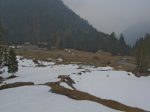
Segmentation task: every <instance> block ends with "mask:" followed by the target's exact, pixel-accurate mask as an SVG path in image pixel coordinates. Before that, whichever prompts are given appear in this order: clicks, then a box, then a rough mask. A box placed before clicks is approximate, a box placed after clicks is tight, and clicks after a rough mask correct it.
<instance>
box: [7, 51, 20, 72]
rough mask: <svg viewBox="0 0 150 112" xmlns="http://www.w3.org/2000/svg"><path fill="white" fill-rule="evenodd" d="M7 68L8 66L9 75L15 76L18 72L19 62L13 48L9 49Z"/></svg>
mask: <svg viewBox="0 0 150 112" xmlns="http://www.w3.org/2000/svg"><path fill="white" fill-rule="evenodd" d="M7 66H8V73H12V74H13V75H14V73H15V72H17V71H18V61H17V59H16V53H15V52H14V50H13V49H12V48H11V49H9V52H8V62H7Z"/></svg>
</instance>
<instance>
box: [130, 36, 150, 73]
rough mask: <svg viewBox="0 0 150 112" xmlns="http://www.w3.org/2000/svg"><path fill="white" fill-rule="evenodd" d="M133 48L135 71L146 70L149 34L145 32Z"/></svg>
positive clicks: (149, 42)
mask: <svg viewBox="0 0 150 112" xmlns="http://www.w3.org/2000/svg"><path fill="white" fill-rule="evenodd" d="M133 49H134V52H135V56H136V62H137V71H138V72H141V73H143V72H148V69H149V67H150V35H149V34H146V35H145V37H144V38H141V39H139V40H138V41H137V42H136V44H135V46H134V48H133Z"/></svg>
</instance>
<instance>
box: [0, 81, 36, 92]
mask: <svg viewBox="0 0 150 112" xmlns="http://www.w3.org/2000/svg"><path fill="white" fill-rule="evenodd" d="M30 85H34V83H33V82H15V83H10V84H5V85H2V86H0V90H3V89H8V88H15V87H21V86H30Z"/></svg>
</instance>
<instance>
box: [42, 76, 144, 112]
mask: <svg viewBox="0 0 150 112" xmlns="http://www.w3.org/2000/svg"><path fill="white" fill-rule="evenodd" d="M58 78H60V81H58V82H49V83H45V85H47V86H50V87H51V88H52V90H51V91H52V92H53V93H56V94H61V95H65V96H67V97H69V98H72V99H75V100H89V101H93V102H97V103H99V104H102V105H104V106H107V107H110V108H112V109H116V110H121V111H125V112H145V110H142V109H139V108H136V107H130V106H127V105H124V104H122V103H120V102H117V101H113V100H107V99H102V98H98V97H96V96H93V95H90V94H88V93H85V92H82V91H78V90H76V89H75V88H74V87H73V84H74V83H75V82H74V81H73V80H72V79H71V78H70V77H69V76H63V75H61V76H59V77H58ZM61 82H65V83H66V84H68V85H69V86H70V87H72V88H73V90H71V89H67V88H64V87H62V86H60V83H61Z"/></svg>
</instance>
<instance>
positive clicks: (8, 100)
mask: <svg viewBox="0 0 150 112" xmlns="http://www.w3.org/2000/svg"><path fill="white" fill-rule="evenodd" d="M18 61H19V71H18V72H17V73H16V75H17V76H18V77H16V78H14V79H10V80H6V81H4V83H13V82H34V83H35V84H42V83H46V82H56V81H58V80H59V79H58V78H57V77H58V76H59V75H69V76H70V77H71V78H72V79H73V80H74V81H75V83H76V84H74V87H75V88H76V89H78V90H80V91H83V92H87V93H90V94H91V95H95V96H97V97H100V98H104V99H111V100H115V101H118V102H121V103H123V104H126V105H128V106H133V107H138V108H142V109H145V110H149V111H150V76H148V77H140V78H138V77H135V76H134V74H132V73H129V72H125V71H115V70H113V68H111V67H98V68H96V67H93V66H82V67H81V66H79V65H75V64H68V65H56V64H55V63H53V62H42V61H41V63H42V64H43V65H45V67H37V66H36V64H34V63H33V61H32V60H28V59H22V60H20V57H18ZM78 68H80V69H78ZM5 69H6V68H5ZM9 75H10V74H8V73H6V72H5V73H4V74H2V75H1V76H3V77H8V76H9ZM61 85H62V86H64V87H66V88H69V89H71V88H70V87H69V86H68V85H67V84H65V83H61ZM49 89H50V88H49V87H46V86H30V87H19V88H13V89H6V90H0V99H1V101H0V111H1V112H20V111H21V112H41V111H42V112H49V111H51V112H118V111H116V110H113V109H110V108H107V107H105V106H103V105H100V104H97V103H95V102H89V101H76V100H72V99H69V98H67V97H65V96H62V95H57V94H53V93H51V92H48V91H49Z"/></svg>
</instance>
